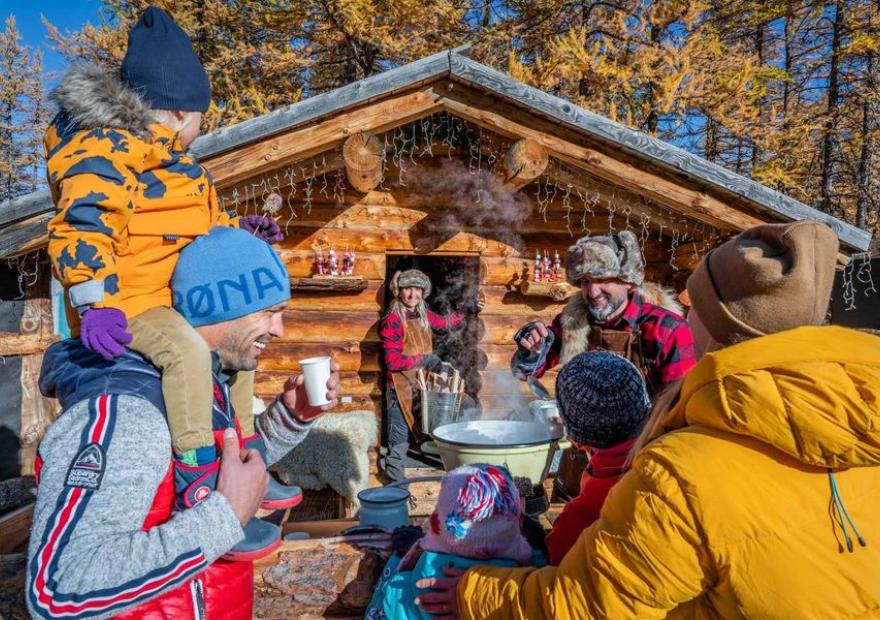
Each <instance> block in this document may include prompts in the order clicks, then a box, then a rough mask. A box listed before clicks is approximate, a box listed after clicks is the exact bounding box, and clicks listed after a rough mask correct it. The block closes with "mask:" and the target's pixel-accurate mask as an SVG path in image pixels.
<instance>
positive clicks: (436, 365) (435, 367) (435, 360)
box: [422, 353, 443, 372]
mask: <svg viewBox="0 0 880 620" xmlns="http://www.w3.org/2000/svg"><path fill="white" fill-rule="evenodd" d="M442 367H443V360H441V359H440V358H439V357H437V356H436V355H434V354H433V353H426V354H425V355H423V356H422V368H424V369H425V370H427V371H429V372H438V371H439V370H440V369H441V368H442Z"/></svg>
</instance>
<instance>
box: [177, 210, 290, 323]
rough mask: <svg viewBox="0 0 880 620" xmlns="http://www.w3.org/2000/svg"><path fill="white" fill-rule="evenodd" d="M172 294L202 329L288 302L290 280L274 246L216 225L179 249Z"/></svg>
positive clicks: (186, 316)
mask: <svg viewBox="0 0 880 620" xmlns="http://www.w3.org/2000/svg"><path fill="white" fill-rule="evenodd" d="M171 291H172V293H173V294H174V309H175V310H177V311H178V312H179V313H180V314H182V315H183V318H185V319H186V320H187V321H188V322H189V324H190V325H192V326H193V327H199V326H201V325H213V324H214V323H220V322H222V321H231V320H232V319H237V318H238V317H242V316H245V315H246V314H251V313H253V312H258V311H260V310H265V309H266V308H270V307H272V306H274V305H276V304H280V303H282V302H285V301H287V300H288V299H290V276H289V275H288V273H287V268H286V267H285V266H284V263H282V262H281V259H280V258H278V254H277V253H276V252H275V250H273V249H272V246H271V245H269V244H268V243H266V242H265V241H262V240H260V239H258V238H256V237H255V236H253V235H252V234H251V233H249V232H245V231H243V230H241V229H240V228H230V227H228V226H215V227H214V228H212V229H211V230H209V231H208V234H207V235H203V236H201V237H196V239H195V240H194V241H193V242H192V243H190V244H189V245H188V246H186V247H185V248H183V250H181V251H180V258H178V259H177V266H176V267H175V268H174V275H173V276H172V277H171Z"/></svg>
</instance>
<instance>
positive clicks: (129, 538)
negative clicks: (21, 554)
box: [26, 340, 310, 618]
mask: <svg viewBox="0 0 880 620" xmlns="http://www.w3.org/2000/svg"><path fill="white" fill-rule="evenodd" d="M40 388H41V390H42V391H43V393H44V394H47V395H52V396H57V397H58V398H59V399H60V400H61V404H62V407H63V408H64V409H63V411H62V413H61V415H60V416H59V417H58V419H57V420H56V421H55V422H54V423H53V424H52V425H51V426H50V427H49V429H48V430H47V431H46V435H45V437H44V438H43V440H42V442H41V443H40V448H39V456H40V458H41V460H42V467H41V470H40V482H39V490H38V494H37V504H36V508H35V511H34V521H33V530H32V532H31V539H30V548H29V549H28V572H27V584H26V586H27V590H26V592H27V600H28V607H29V609H30V612H31V615H32V616H33V617H35V618H109V617H112V616H116V615H117V614H120V613H121V612H124V611H126V610H128V609H131V608H133V607H137V606H139V605H142V604H143V603H145V602H146V601H150V600H154V599H156V597H158V596H160V595H162V594H164V593H166V592H169V591H170V590H172V589H174V588H176V587H178V586H181V584H184V583H186V582H187V580H190V579H192V578H193V577H194V576H196V575H198V574H200V573H202V572H203V571H205V569H207V568H208V567H209V566H210V565H211V564H212V563H213V562H215V561H216V560H218V558H220V557H221V556H222V555H223V554H224V553H226V552H227V551H228V550H229V549H231V548H232V547H233V545H235V544H236V543H237V542H238V541H239V540H241V538H242V537H243V532H242V528H241V524H240V523H239V521H238V517H236V515H235V512H234V511H233V510H232V507H231V506H230V504H229V502H228V501H227V500H226V498H225V497H223V495H222V494H221V493H219V492H215V493H212V494H211V495H210V496H208V498H207V499H206V500H205V501H203V502H202V503H200V504H199V505H198V506H195V507H193V508H191V509H188V510H184V511H181V512H177V513H175V514H173V515H172V516H171V517H170V519H168V520H167V521H165V522H164V523H161V524H159V525H156V526H154V527H151V528H149V529H146V531H145V530H144V528H143V525H144V523H145V522H149V519H148V516H149V514H150V511H151V508H153V506H154V499H155V497H156V495H157V493H158V492H159V490H160V487H161V486H162V485H163V482H164V481H165V480H166V479H167V474H168V471H169V464H170V463H171V461H172V452H171V436H170V433H169V431H168V424H167V423H166V421H165V416H164V414H163V411H162V400H161V382H160V377H159V373H158V371H157V370H156V369H155V368H153V367H152V366H150V365H149V364H147V363H146V362H145V361H143V358H141V357H140V356H138V355H137V354H135V353H132V352H129V353H126V354H125V355H124V356H122V357H121V358H117V359H116V360H113V361H112V362H105V361H103V360H101V359H100V358H98V357H97V356H94V354H91V353H90V352H88V351H86V350H85V349H84V348H83V347H82V346H81V345H80V344H79V341H78V340H70V341H64V342H60V343H57V344H55V345H53V346H52V347H50V349H49V351H47V353H46V358H45V360H44V365H43V373H42V376H41V377H40ZM256 424H257V429H258V432H260V433H261V434H262V435H263V438H264V439H265V441H266V445H267V447H268V454H269V460H270V461H274V460H277V458H278V457H279V456H282V455H284V454H286V453H287V452H288V451H289V450H291V449H292V448H293V447H295V446H296V445H297V444H299V443H300V442H301V441H302V440H303V439H304V438H305V436H306V434H307V433H308V431H309V427H310V425H304V424H300V423H298V422H297V421H296V420H294V419H293V418H292V416H290V414H289V412H288V411H287V409H286V408H285V407H284V405H283V404H282V403H281V402H280V401H277V400H276V402H275V403H273V404H272V405H271V406H270V407H269V409H267V410H266V411H265V412H263V413H262V414H260V415H259V416H257V418H256Z"/></svg>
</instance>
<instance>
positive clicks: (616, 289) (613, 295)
mask: <svg viewBox="0 0 880 620" xmlns="http://www.w3.org/2000/svg"><path fill="white" fill-rule="evenodd" d="M632 288H633V285H632V284H629V283H627V282H622V281H620V280H616V279H601V280H600V279H592V278H584V279H583V280H581V293H582V294H583V296H584V300H585V301H586V302H587V307H588V308H589V310H590V314H592V315H593V318H594V319H595V320H596V321H597V322H598V323H608V322H610V321H613V320H614V319H616V318H617V317H619V316H620V315H621V314H623V311H624V309H625V308H626V303H627V301H628V300H629V292H630V290H631V289H632Z"/></svg>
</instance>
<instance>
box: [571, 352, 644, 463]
mask: <svg viewBox="0 0 880 620" xmlns="http://www.w3.org/2000/svg"><path fill="white" fill-rule="evenodd" d="M556 400H557V401H558V403H559V412H560V415H561V416H562V420H563V422H564V423H565V429H566V431H567V434H568V436H569V437H571V438H572V439H573V440H574V441H576V442H578V443H580V444H584V445H587V446H590V447H593V448H610V447H612V446H616V445H617V444H619V443H623V442H624V441H626V440H628V439H632V438H633V437H636V436H637V435H638V434H639V432H641V430H642V427H643V426H644V424H645V420H647V419H648V411H649V410H650V407H651V400H650V398H649V397H648V391H647V389H646V388H645V379H644V377H642V373H640V372H639V370H638V368H636V367H635V366H634V365H633V363H632V362H630V361H629V360H628V359H626V358H624V357H621V356H620V355H616V354H614V353H609V352H607V351H587V352H586V353H581V354H580V355H578V356H577V357H575V358H574V359H572V360H571V361H570V362H568V363H567V364H566V365H565V366H564V367H563V368H562V371H561V372H560V373H559V376H558V377H557V378H556Z"/></svg>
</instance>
